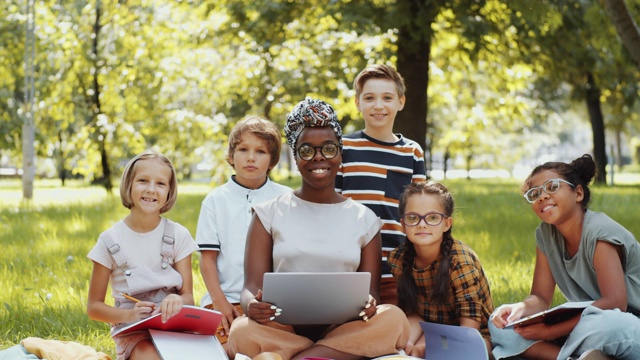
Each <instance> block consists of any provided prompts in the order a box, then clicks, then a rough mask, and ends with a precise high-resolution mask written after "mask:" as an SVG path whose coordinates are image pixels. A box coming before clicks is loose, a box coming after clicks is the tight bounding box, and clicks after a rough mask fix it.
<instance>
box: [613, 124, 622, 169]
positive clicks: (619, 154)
mask: <svg viewBox="0 0 640 360" xmlns="http://www.w3.org/2000/svg"><path fill="white" fill-rule="evenodd" d="M615 136H616V144H615V147H616V152H615V155H614V156H615V159H616V161H615V163H616V164H617V165H618V168H619V169H621V168H622V165H623V163H624V161H623V160H622V130H620V129H618V130H616V134H615Z"/></svg>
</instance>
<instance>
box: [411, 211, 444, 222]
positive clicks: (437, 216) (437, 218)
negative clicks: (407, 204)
mask: <svg viewBox="0 0 640 360" xmlns="http://www.w3.org/2000/svg"><path fill="white" fill-rule="evenodd" d="M400 218H401V219H402V223H403V224H405V225H407V226H417V225H418V224H420V221H422V220H424V222H425V223H426V224H427V225H431V226H438V225H440V223H442V220H444V219H445V218H448V216H447V215H445V214H443V213H439V212H435V211H434V212H430V213H426V214H425V215H418V214H415V213H409V214H404V215H402V216H401V217H400Z"/></svg>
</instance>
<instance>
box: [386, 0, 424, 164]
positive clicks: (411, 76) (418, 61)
mask: <svg viewBox="0 0 640 360" xmlns="http://www.w3.org/2000/svg"><path fill="white" fill-rule="evenodd" d="M405 4H408V6H407V7H406V9H405V11H406V12H407V17H409V18H411V16H413V14H417V13H418V11H417V9H414V7H417V6H419V5H417V4H416V2H413V1H412V2H407V3H405ZM425 22H427V23H428V24H431V22H432V20H431V19H420V20H419V21H418V20H415V21H408V22H407V23H405V24H403V26H401V27H400V28H399V29H398V41H397V45H398V51H397V56H398V60H397V64H396V66H397V70H398V72H399V73H400V74H401V75H402V77H403V78H404V81H405V85H406V87H407V91H406V94H405V96H406V100H405V105H404V109H403V110H402V111H400V112H399V113H398V115H397V116H396V120H395V123H394V132H397V133H401V134H402V135H404V136H406V137H408V138H409V139H411V140H414V141H416V142H417V143H418V144H420V146H421V147H422V148H423V149H425V148H426V138H427V86H428V84H429V55H430V51H431V35H430V33H427V32H425V31H424V30H423V29H424V26H429V25H424V23H425ZM428 171H429V169H427V172H428Z"/></svg>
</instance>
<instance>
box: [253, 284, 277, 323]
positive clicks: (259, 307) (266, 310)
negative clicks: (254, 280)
mask: <svg viewBox="0 0 640 360" xmlns="http://www.w3.org/2000/svg"><path fill="white" fill-rule="evenodd" d="M281 313H282V309H280V308H278V307H277V306H275V305H273V304H269V303H266V302H262V290H258V295H256V297H255V298H254V299H253V300H251V301H250V302H249V304H247V316H248V317H249V319H251V320H253V321H255V322H258V323H260V324H265V323H268V322H269V321H273V320H275V319H276V316H279V315H280V314H281Z"/></svg>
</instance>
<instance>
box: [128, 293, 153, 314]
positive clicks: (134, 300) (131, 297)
mask: <svg viewBox="0 0 640 360" xmlns="http://www.w3.org/2000/svg"><path fill="white" fill-rule="evenodd" d="M120 295H122V296H124V297H125V298H126V299H129V300H131V301H133V302H140V300H138V299H136V298H134V297H133V296H131V295H129V294H127V293H123V292H121V293H120ZM155 309H156V306H155V305H151V311H154V310H155Z"/></svg>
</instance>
